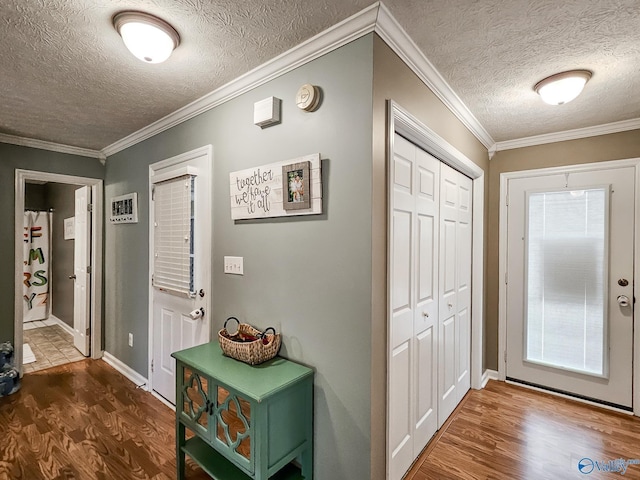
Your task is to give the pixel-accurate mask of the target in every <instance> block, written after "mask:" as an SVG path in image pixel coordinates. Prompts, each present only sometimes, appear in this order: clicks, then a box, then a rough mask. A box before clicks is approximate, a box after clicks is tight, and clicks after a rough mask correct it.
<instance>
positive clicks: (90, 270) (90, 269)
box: [87, 265, 93, 273]
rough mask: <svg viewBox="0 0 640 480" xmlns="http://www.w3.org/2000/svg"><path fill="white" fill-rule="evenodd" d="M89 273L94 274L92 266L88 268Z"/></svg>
mask: <svg viewBox="0 0 640 480" xmlns="http://www.w3.org/2000/svg"><path fill="white" fill-rule="evenodd" d="M87 273H93V270H92V268H91V265H89V266H87Z"/></svg>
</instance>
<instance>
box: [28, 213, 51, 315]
mask: <svg viewBox="0 0 640 480" xmlns="http://www.w3.org/2000/svg"><path fill="white" fill-rule="evenodd" d="M52 215H53V214H52V213H49V212H31V211H27V212H24V238H23V240H24V280H23V287H22V289H23V298H24V308H23V311H24V317H23V318H24V321H25V322H32V321H34V320H43V319H46V318H48V317H49V304H50V301H49V292H50V290H49V286H50V282H49V278H50V264H51V219H52Z"/></svg>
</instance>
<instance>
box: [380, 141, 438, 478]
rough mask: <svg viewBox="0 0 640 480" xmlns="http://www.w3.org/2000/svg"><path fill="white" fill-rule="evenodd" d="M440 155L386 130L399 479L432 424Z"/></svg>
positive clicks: (393, 460)
mask: <svg viewBox="0 0 640 480" xmlns="http://www.w3.org/2000/svg"><path fill="white" fill-rule="evenodd" d="M439 170H440V162H439V161H438V160H437V159H435V158H433V157H432V156H430V155H429V154H427V153H426V152H424V151H423V150H421V149H419V148H417V147H416V146H415V145H413V144H412V143H410V142H408V141H407V140H405V139H404V138H402V137H400V136H399V135H396V136H395V138H394V156H393V160H392V167H391V172H390V175H391V185H392V189H393V193H392V195H393V199H392V202H393V208H392V215H391V216H392V218H391V229H392V234H391V245H390V247H391V248H390V252H391V254H390V256H391V318H390V328H389V352H388V355H389V385H388V386H389V397H388V399H389V406H388V412H389V418H388V425H389V427H388V428H389V432H388V435H389V445H388V465H389V478H390V479H392V480H395V479H400V478H402V477H403V475H404V474H405V473H406V471H407V469H408V468H409V467H410V466H411V464H412V463H413V460H414V459H415V458H416V457H417V456H418V454H419V453H420V451H421V450H422V449H423V448H424V446H425V445H426V444H427V442H428V441H429V439H430V438H431V437H432V436H433V434H434V433H435V432H436V429H437V410H436V405H437V394H436V386H437V383H436V382H437V352H438V350H437V345H436V343H437V338H438V335H437V320H438V292H437V284H438V256H437V251H438V215H439V199H438V193H439Z"/></svg>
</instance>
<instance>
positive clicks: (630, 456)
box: [405, 381, 640, 480]
mask: <svg viewBox="0 0 640 480" xmlns="http://www.w3.org/2000/svg"><path fill="white" fill-rule="evenodd" d="M584 458H587V459H591V460H592V461H593V462H604V463H605V465H602V464H601V465H602V467H603V469H606V468H608V466H609V467H610V466H613V467H614V469H615V468H617V467H618V465H620V461H619V460H618V459H623V460H639V459H640V418H638V417H633V416H631V415H625V414H622V413H616V412H612V411H610V410H605V409H603V408H598V407H592V406H590V405H585V404H583V403H578V402H576V401H573V400H566V399H563V398H559V397H556V396H552V395H549V394H545V393H539V392H536V391H532V390H529V389H525V388H523V387H519V386H515V385H509V384H506V383H504V382H496V381H490V382H489V383H488V384H487V387H486V388H485V389H483V390H472V391H470V392H469V393H468V394H467V396H466V397H465V398H464V399H463V401H462V403H461V405H459V406H458V408H457V409H456V411H455V412H454V413H453V415H452V416H451V417H450V418H449V420H447V422H446V423H445V424H444V425H443V427H442V428H441V429H440V431H439V432H438V433H437V434H436V437H435V438H434V439H433V440H432V441H431V443H430V444H429V445H428V446H427V448H426V449H425V451H424V452H423V453H422V455H421V456H420V458H419V459H418V460H417V461H416V463H415V464H414V465H413V468H412V469H411V470H410V472H409V474H408V475H407V476H406V477H405V480H427V479H429V480H431V479H438V480H446V479H452V480H453V479H455V480H458V479H527V480H528V479H536V480H537V479H550V480H562V479H572V478H576V479H577V478H581V479H583V480H587V479H590V480H601V479H613V478H616V479H619V480H620V479H640V465H634V464H631V465H629V466H628V468H627V469H626V472H625V473H624V475H621V472H606V471H601V470H598V467H597V466H596V465H592V464H590V463H589V461H588V460H585V461H584V462H583V465H584V468H583V471H584V473H581V472H580V471H579V470H578V462H580V460H582V459H584ZM611 460H613V461H614V463H613V465H611V464H608V462H609V461H611ZM616 460H618V462H617V463H615V461H616ZM639 461H640V460H639ZM607 464H608V466H607ZM592 467H593V471H590V470H591V468H592Z"/></svg>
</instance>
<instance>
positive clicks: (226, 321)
mask: <svg viewBox="0 0 640 480" xmlns="http://www.w3.org/2000/svg"><path fill="white" fill-rule="evenodd" d="M229 320H235V321H236V323H237V324H238V325H237V326H238V327H239V326H240V320H238V319H237V318H236V317H229V318H227V319H226V320H225V321H224V329H225V330H226V329H227V323H229Z"/></svg>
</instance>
